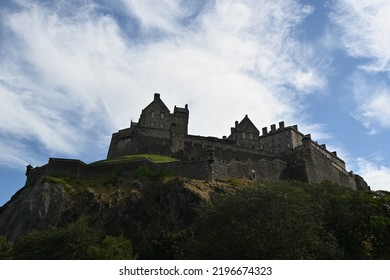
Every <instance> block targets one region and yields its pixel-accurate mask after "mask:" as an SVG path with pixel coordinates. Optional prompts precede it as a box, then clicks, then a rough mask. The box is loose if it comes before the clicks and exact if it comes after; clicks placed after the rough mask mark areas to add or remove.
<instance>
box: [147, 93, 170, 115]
mask: <svg viewBox="0 0 390 280" xmlns="http://www.w3.org/2000/svg"><path fill="white" fill-rule="evenodd" d="M153 105H157V106H158V107H161V108H162V109H163V110H165V111H168V112H170V110H169V109H168V107H167V106H166V105H165V104H164V102H163V101H162V100H161V98H160V94H159V93H155V94H154V100H153V101H152V102H151V103H150V104H149V105H148V106H146V107H145V108H144V110H147V109H148V108H149V107H151V106H153Z"/></svg>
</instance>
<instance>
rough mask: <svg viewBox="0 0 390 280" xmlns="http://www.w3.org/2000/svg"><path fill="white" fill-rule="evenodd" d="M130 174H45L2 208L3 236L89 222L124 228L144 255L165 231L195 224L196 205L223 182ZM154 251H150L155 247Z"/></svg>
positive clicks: (106, 229) (107, 229)
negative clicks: (94, 177)
mask: <svg viewBox="0 0 390 280" xmlns="http://www.w3.org/2000/svg"><path fill="white" fill-rule="evenodd" d="M204 182H205V181H197V180H186V179H164V180H161V179H158V180H156V179H153V180H152V179H147V178H143V179H137V180H136V179H125V178H119V179H118V180H117V181H116V182H97V181H95V182H94V181H90V182H80V181H75V180H74V179H64V178H54V177H43V178H41V179H40V180H38V181H37V182H36V183H35V184H33V185H29V186H25V187H24V188H22V189H21V190H19V191H18V192H17V193H16V194H15V195H14V196H13V197H12V198H11V200H10V201H9V202H7V203H6V204H5V205H4V206H3V207H1V208H0V235H4V236H6V238H7V239H8V240H10V241H15V240H17V239H18V238H19V237H21V236H23V235H24V234H26V233H28V232H29V231H31V230H45V229H48V228H49V227H51V226H63V225H65V224H66V223H70V222H76V221H83V222H86V223H87V224H88V225H90V226H92V227H94V228H98V229H100V230H101V231H102V232H103V233H104V234H109V235H117V234H120V233H121V232H122V231H123V232H124V234H125V235H126V236H127V237H128V238H129V239H131V240H132V241H133V246H134V248H135V249H136V250H137V251H138V252H140V254H142V252H143V251H148V250H149V249H150V248H148V246H149V247H150V246H151V245H150V244H149V243H150V240H154V239H156V238H158V235H159V234H160V233H161V232H175V231H178V230H181V229H184V228H186V227H188V226H189V225H191V223H192V222H193V219H194V217H195V215H196V213H195V207H196V206H197V205H198V204H199V203H200V202H201V201H207V200H208V199H209V192H210V191H214V190H216V189H217V188H221V189H222V188H224V186H223V185H224V183H223V182H214V183H207V184H206V183H204ZM149 251H150V250H149Z"/></svg>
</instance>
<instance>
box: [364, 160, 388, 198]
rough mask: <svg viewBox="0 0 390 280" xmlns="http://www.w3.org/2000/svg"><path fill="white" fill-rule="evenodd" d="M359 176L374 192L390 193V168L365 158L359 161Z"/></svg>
mask: <svg viewBox="0 0 390 280" xmlns="http://www.w3.org/2000/svg"><path fill="white" fill-rule="evenodd" d="M357 163H358V166H359V174H360V175H361V176H363V178H364V179H365V180H366V181H367V183H368V184H369V185H370V186H371V189H372V190H387V191H390V168H389V167H387V166H384V165H382V164H379V163H376V162H372V161H369V160H367V159H365V158H359V159H358V160H357Z"/></svg>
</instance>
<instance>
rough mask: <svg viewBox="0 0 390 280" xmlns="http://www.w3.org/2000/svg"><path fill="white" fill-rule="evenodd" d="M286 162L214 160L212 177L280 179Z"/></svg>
mask: <svg viewBox="0 0 390 280" xmlns="http://www.w3.org/2000/svg"><path fill="white" fill-rule="evenodd" d="M286 166H287V164H286V162H284V161H281V160H277V159H276V160H272V161H268V160H260V161H252V160H248V161H247V162H240V161H232V162H229V163H223V162H218V161H216V162H214V163H213V164H212V173H211V174H212V178H234V177H238V178H240V177H246V178H252V179H266V180H280V179H282V177H283V173H284V170H285V168H286Z"/></svg>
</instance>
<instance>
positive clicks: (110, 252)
mask: <svg viewBox="0 0 390 280" xmlns="http://www.w3.org/2000/svg"><path fill="white" fill-rule="evenodd" d="M87 257H88V259H90V260H132V259H135V257H134V255H133V247H132V245H131V241H130V240H128V239H126V238H125V237H124V235H123V233H122V234H121V235H120V236H118V237H113V236H106V237H105V238H104V239H103V241H102V242H101V243H100V244H97V245H92V246H90V247H89V248H88V252H87Z"/></svg>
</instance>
